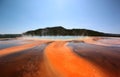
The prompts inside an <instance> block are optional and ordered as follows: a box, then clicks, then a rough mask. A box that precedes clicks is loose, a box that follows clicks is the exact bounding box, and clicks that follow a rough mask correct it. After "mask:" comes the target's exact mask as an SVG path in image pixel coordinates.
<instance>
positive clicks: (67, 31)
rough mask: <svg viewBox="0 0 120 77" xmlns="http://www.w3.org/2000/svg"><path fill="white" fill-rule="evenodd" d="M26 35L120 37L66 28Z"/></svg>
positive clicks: (41, 30)
mask: <svg viewBox="0 0 120 77" xmlns="http://www.w3.org/2000/svg"><path fill="white" fill-rule="evenodd" d="M23 34H24V35H32V36H34V35H37V36H48V35H49V36H58V35H60V36H66V35H69V36H116V37H117V36H120V35H118V34H107V33H103V32H98V31H93V30H88V29H65V28H64V27H61V26H57V27H47V28H43V29H37V30H31V31H27V32H25V33H23Z"/></svg>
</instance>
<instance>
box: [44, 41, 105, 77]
mask: <svg viewBox="0 0 120 77" xmlns="http://www.w3.org/2000/svg"><path fill="white" fill-rule="evenodd" d="M66 44H67V42H54V43H52V44H50V45H49V46H47V48H46V49H45V52H44V53H45V55H46V58H47V59H48V62H49V63H50V65H51V67H52V69H54V70H55V71H56V72H58V73H59V74H60V76H61V77H106V75H105V74H104V73H103V72H102V71H101V70H100V69H99V68H98V67H96V66H94V65H93V64H92V63H90V62H88V61H86V60H85V59H83V58H80V57H78V56H77V55H76V54H74V53H73V52H72V51H71V50H70V48H68V47H67V46H66Z"/></svg>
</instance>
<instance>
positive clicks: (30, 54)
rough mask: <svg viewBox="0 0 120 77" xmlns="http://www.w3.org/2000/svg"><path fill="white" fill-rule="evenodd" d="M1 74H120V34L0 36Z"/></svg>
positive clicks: (10, 76)
mask: <svg viewBox="0 0 120 77" xmlns="http://www.w3.org/2000/svg"><path fill="white" fill-rule="evenodd" d="M0 77H120V38H113V37H109V38H108V37H102V38H101V37H87V38H84V39H82V40H64V41H63V40H55V41H53V40H52V41H51V40H25V39H14V40H1V41H0Z"/></svg>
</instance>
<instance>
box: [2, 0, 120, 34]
mask: <svg viewBox="0 0 120 77" xmlns="http://www.w3.org/2000/svg"><path fill="white" fill-rule="evenodd" d="M52 26H63V27H65V28H70V29H71V28H85V29H92V30H96V31H101V32H106V33H117V34H120V0H0V34H6V33H7V34H11V33H12V34H14V33H23V32H25V31H28V30H34V29H38V28H44V27H52Z"/></svg>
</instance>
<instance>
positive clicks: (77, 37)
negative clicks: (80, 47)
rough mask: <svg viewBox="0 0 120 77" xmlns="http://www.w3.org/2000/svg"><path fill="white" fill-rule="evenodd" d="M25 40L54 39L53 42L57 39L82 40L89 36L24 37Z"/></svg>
mask: <svg viewBox="0 0 120 77" xmlns="http://www.w3.org/2000/svg"><path fill="white" fill-rule="evenodd" d="M24 37H25V38H33V39H52V40H57V39H62V40H67V39H73V40H74V39H81V38H84V37H87V36H24Z"/></svg>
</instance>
